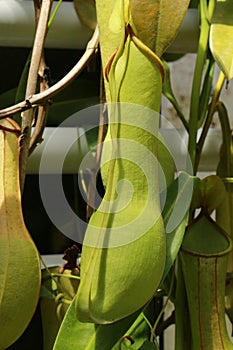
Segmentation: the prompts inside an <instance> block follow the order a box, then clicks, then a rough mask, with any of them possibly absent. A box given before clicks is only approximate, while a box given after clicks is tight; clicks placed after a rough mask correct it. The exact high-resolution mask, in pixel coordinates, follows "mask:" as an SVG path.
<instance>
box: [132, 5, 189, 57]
mask: <svg viewBox="0 0 233 350" xmlns="http://www.w3.org/2000/svg"><path fill="white" fill-rule="evenodd" d="M130 4H131V14H132V18H133V22H134V24H135V27H136V30H137V33H138V36H139V38H140V39H141V40H142V41H143V42H144V43H145V44H146V45H147V46H149V47H150V48H151V49H152V50H153V51H154V52H155V53H156V54H157V55H158V56H159V57H160V56H162V54H163V52H164V51H165V50H166V49H167V48H168V46H169V45H170V44H171V43H172V41H173V40H174V39H175V36H176V35H177V33H178V30H179V28H180V26H181V24H182V21H183V19H184V16H185V14H186V11H187V9H188V5H189V0H176V1H166V0H144V1H142V0H131V2H130Z"/></svg>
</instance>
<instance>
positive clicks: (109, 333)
mask: <svg viewBox="0 0 233 350" xmlns="http://www.w3.org/2000/svg"><path fill="white" fill-rule="evenodd" d="M75 302H76V300H75V298H74V300H73V302H72V304H71V305H70V307H69V309H68V311H67V313H66V315H65V318H64V321H63V323H62V325H61V328H60V330H59V332H58V335H57V339H56V341H55V344H54V348H53V350H64V349H65V350H110V349H112V348H113V346H114V345H115V344H116V343H117V341H118V340H119V339H120V338H121V337H122V336H123V335H124V334H125V332H126V331H127V330H128V329H129V328H130V326H131V325H132V324H133V322H134V321H135V319H136V318H137V317H138V315H139V313H140V312H137V313H135V314H133V315H130V316H129V317H127V318H125V319H122V320H121V321H118V322H115V323H113V324H110V325H95V324H94V323H83V322H80V321H78V320H77V318H76V314H75Z"/></svg>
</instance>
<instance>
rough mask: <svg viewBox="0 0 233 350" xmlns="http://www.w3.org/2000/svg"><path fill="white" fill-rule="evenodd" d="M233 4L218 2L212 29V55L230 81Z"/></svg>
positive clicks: (232, 56)
mask: <svg viewBox="0 0 233 350" xmlns="http://www.w3.org/2000/svg"><path fill="white" fill-rule="evenodd" d="M232 38H233V2H232V0H217V1H216V5H215V10H214V15H213V18H212V22H211V28H210V48H211V51H212V54H213V56H214V58H215V60H216V62H217V64H218V65H219V68H220V69H221V70H222V71H223V73H224V74H225V76H226V78H227V79H228V80H230V79H232V78H233V40H232Z"/></svg>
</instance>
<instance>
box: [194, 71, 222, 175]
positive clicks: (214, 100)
mask: <svg viewBox="0 0 233 350" xmlns="http://www.w3.org/2000/svg"><path fill="white" fill-rule="evenodd" d="M224 81H225V76H224V74H223V72H220V73H219V77H218V81H217V84H216V87H215V90H214V94H213V98H212V101H211V103H210V106H209V109H208V113H207V117H206V120H205V123H204V126H203V130H202V133H201V136H200V139H199V141H198V143H197V153H196V158H195V164H194V173H195V172H196V171H197V169H198V165H199V162H200V157H201V152H202V149H203V146H204V142H205V139H206V136H207V133H208V130H209V128H210V124H211V122H212V118H213V115H214V113H215V110H216V106H217V103H218V100H219V96H220V93H221V91H222V88H223V84H224Z"/></svg>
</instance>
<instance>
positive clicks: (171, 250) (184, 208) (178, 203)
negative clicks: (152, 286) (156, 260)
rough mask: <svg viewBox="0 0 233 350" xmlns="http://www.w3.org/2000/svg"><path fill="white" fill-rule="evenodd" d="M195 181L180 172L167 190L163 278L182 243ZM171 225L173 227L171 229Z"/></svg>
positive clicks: (196, 179)
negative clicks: (165, 252)
mask: <svg viewBox="0 0 233 350" xmlns="http://www.w3.org/2000/svg"><path fill="white" fill-rule="evenodd" d="M197 181H198V178H196V177H194V176H190V175H189V174H187V173H185V172H181V173H180V174H179V176H178V177H177V178H176V179H175V180H174V181H173V183H172V184H171V185H170V187H169V188H168V190H167V199H166V203H165V207H164V209H163V212H162V215H163V218H164V223H165V227H166V231H167V234H166V241H167V244H166V251H167V254H166V264H165V269H164V273H163V280H164V279H165V278H166V276H167V274H168V272H169V270H170V268H171V267H172V265H173V263H174V261H175V259H176V256H177V254H178V252H179V249H180V246H181V244H182V241H183V237H184V233H185V228H186V225H187V222H188V217H189V205H190V202H191V198H192V192H193V188H194V186H195V185H196V183H197ZM172 227H174V228H173V229H172ZM168 232H169V233H168Z"/></svg>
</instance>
